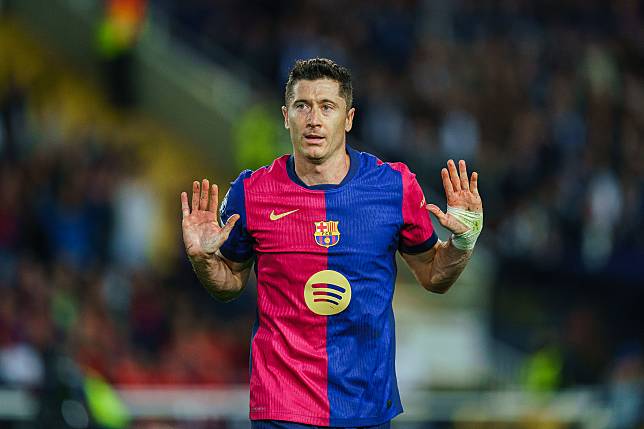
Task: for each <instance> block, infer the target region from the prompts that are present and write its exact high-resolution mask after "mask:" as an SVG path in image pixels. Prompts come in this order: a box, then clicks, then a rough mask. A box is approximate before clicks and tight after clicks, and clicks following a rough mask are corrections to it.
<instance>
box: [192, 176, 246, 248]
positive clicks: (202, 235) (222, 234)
mask: <svg viewBox="0 0 644 429" xmlns="http://www.w3.org/2000/svg"><path fill="white" fill-rule="evenodd" d="M209 191H210V192H209ZM209 193H210V198H209V195H208V194H209ZM208 200H210V204H208V202H209V201H208ZM218 204H219V190H218V188H217V185H215V184H213V185H212V187H210V184H209V182H208V179H203V181H202V182H201V184H200V183H199V182H198V181H195V182H193V183H192V211H191V210H190V207H189V206H188V194H187V193H185V192H182V193H181V212H182V214H183V220H182V222H181V228H182V230H183V243H184V245H185V247H186V253H187V254H188V256H189V257H191V258H193V257H198V256H205V255H210V254H213V253H215V252H216V251H217V250H219V248H220V247H221V245H222V244H224V242H225V241H226V239H227V238H228V236H229V235H230V231H231V230H232V229H233V226H235V222H237V219H239V215H232V216H231V217H230V218H229V219H228V222H226V225H224V227H223V228H221V227H220V226H219V223H218V222H217V206H218Z"/></svg>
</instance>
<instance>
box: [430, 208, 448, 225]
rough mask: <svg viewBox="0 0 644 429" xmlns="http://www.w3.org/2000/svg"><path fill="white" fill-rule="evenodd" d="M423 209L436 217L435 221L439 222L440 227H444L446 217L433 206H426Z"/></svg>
mask: <svg viewBox="0 0 644 429" xmlns="http://www.w3.org/2000/svg"><path fill="white" fill-rule="evenodd" d="M425 208H426V209H427V210H428V211H429V212H430V213H432V214H433V215H434V216H436V219H438V221H439V222H440V224H441V225H443V226H445V225H446V223H447V215H446V214H445V213H443V211H442V210H441V209H440V208H439V207H438V206H437V205H435V204H427V205H426V206H425Z"/></svg>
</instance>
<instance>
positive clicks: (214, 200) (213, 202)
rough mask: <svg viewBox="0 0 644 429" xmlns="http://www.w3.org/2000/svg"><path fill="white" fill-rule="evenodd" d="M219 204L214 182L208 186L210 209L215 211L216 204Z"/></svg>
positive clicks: (217, 190)
mask: <svg viewBox="0 0 644 429" xmlns="http://www.w3.org/2000/svg"><path fill="white" fill-rule="evenodd" d="M218 205H219V188H217V185H215V184H214V183H213V184H212V186H211V187H210V211H211V212H213V213H217V206H218Z"/></svg>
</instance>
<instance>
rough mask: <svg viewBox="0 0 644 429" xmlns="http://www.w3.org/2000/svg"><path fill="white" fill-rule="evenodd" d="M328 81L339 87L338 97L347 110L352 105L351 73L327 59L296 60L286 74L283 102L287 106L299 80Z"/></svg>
mask: <svg viewBox="0 0 644 429" xmlns="http://www.w3.org/2000/svg"><path fill="white" fill-rule="evenodd" d="M318 79H330V80H334V81H336V82H338V84H339V85H340V96H342V98H344V101H346V103H347V110H349V109H350V108H351V105H352V103H353V87H352V86H351V72H350V71H349V69H347V68H346V67H343V66H341V65H339V64H336V63H335V62H333V61H332V60H329V59H327V58H311V59H308V60H297V61H295V64H293V67H292V68H291V71H290V72H289V74H288V81H287V82H286V90H285V92H284V102H285V104H286V105H287V106H288V103H289V100H290V99H292V98H293V86H295V83H296V82H297V81H299V80H318Z"/></svg>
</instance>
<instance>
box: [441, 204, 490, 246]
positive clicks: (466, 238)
mask: <svg viewBox="0 0 644 429" xmlns="http://www.w3.org/2000/svg"><path fill="white" fill-rule="evenodd" d="M447 213H448V214H451V215H452V216H454V217H455V218H456V219H458V221H459V222H461V223H462V224H463V225H465V226H466V227H468V228H469V230H467V231H465V232H464V233H462V234H452V243H453V244H454V247H456V248H457V249H460V250H472V249H473V248H474V244H476V239H477V238H479V235H480V234H481V230H483V212H471V211H469V210H464V209H459V208H458V207H451V206H447Z"/></svg>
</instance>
